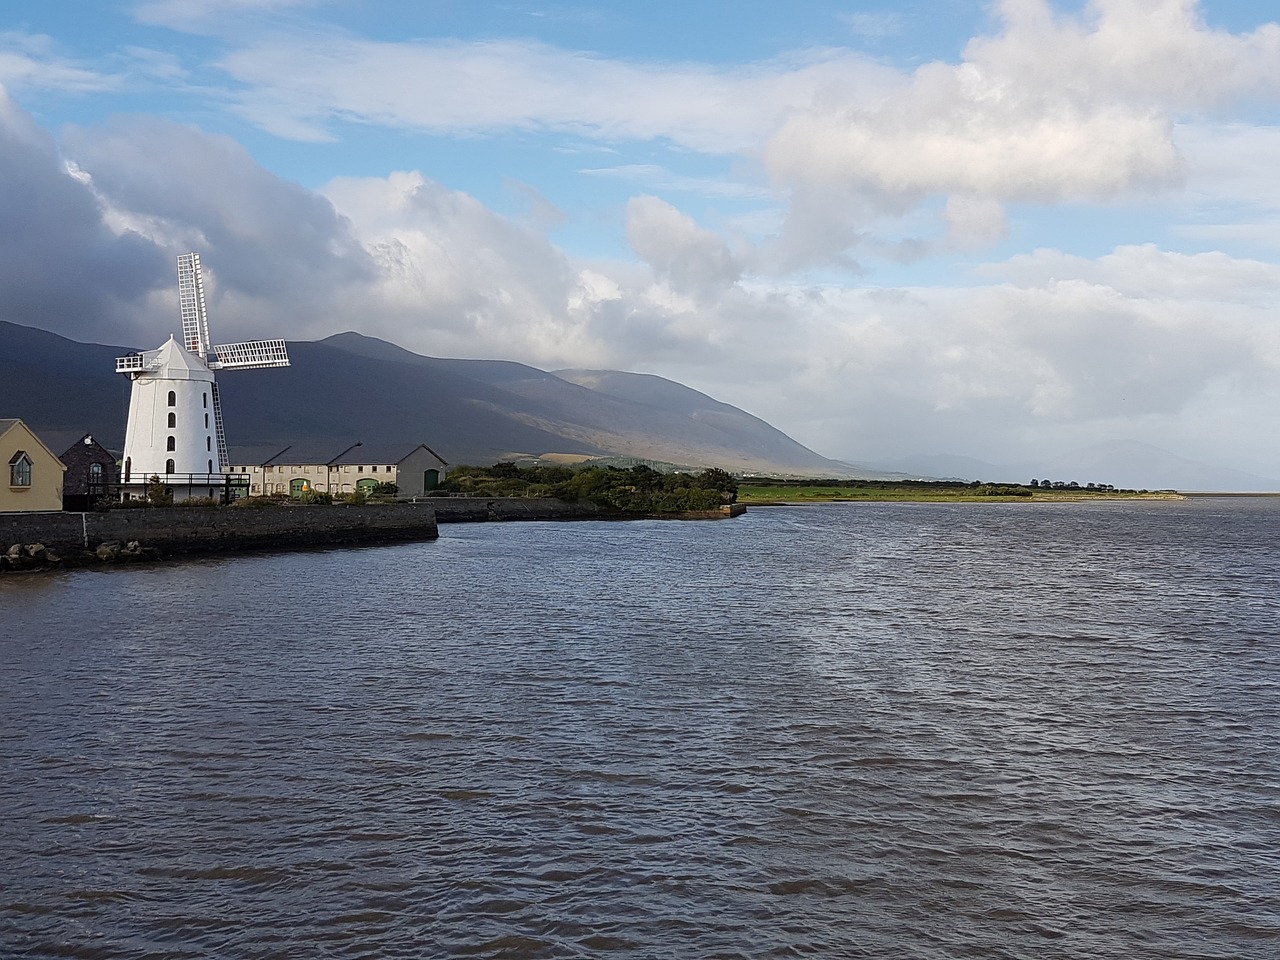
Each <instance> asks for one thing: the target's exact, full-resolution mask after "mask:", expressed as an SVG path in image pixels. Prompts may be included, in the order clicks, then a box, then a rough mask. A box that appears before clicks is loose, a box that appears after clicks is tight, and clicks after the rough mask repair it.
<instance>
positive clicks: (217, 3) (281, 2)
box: [133, 0, 316, 33]
mask: <svg viewBox="0 0 1280 960" xmlns="http://www.w3.org/2000/svg"><path fill="white" fill-rule="evenodd" d="M315 2H316V0H142V2H140V3H137V4H136V5H135V6H134V8H133V14H134V16H135V17H136V18H137V19H138V20H139V21H141V22H142V23H149V24H154V25H156V26H162V27H169V28H170V29H173V30H182V31H186V32H193V33H198V32H201V31H204V30H207V29H210V28H212V27H223V28H225V27H228V26H234V24H235V21H236V19H237V18H241V17H244V16H245V15H247V14H255V13H272V12H276V11H284V10H289V9H291V8H296V7H305V6H311V5H313V4H314V3H315Z"/></svg>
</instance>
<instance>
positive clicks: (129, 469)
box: [124, 457, 133, 483]
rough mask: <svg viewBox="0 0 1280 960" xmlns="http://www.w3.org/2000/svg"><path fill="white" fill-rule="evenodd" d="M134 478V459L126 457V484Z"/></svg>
mask: <svg viewBox="0 0 1280 960" xmlns="http://www.w3.org/2000/svg"><path fill="white" fill-rule="evenodd" d="M132 476H133V458H132V457H125V458H124V482H125V483H128V482H129V480H130V478H131V477H132Z"/></svg>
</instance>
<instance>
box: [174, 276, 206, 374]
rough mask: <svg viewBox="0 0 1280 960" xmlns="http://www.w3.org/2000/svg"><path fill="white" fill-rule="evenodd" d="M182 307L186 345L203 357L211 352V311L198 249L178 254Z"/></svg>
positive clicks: (179, 299) (180, 303)
mask: <svg viewBox="0 0 1280 960" xmlns="http://www.w3.org/2000/svg"><path fill="white" fill-rule="evenodd" d="M178 310H179V312H180V313H181V314H182V345H183V346H184V347H186V348H187V349H188V350H190V351H191V352H192V353H194V354H195V355H196V356H198V357H199V358H200V359H201V360H203V359H204V358H205V357H207V356H208V355H209V314H208V312H207V311H206V310H205V306H204V281H203V280H202V279H201V278H200V254H198V253H184V254H183V255H182V256H180V257H178Z"/></svg>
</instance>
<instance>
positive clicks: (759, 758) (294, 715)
mask: <svg viewBox="0 0 1280 960" xmlns="http://www.w3.org/2000/svg"><path fill="white" fill-rule="evenodd" d="M1278 521H1280V512H1278V511H1277V510H1276V509H1275V507H1273V506H1270V505H1269V504H1268V502H1266V501H1244V502H1236V501H1192V502H1186V503H1158V504H1137V503H1131V504H1086V505H1073V506H1064V505H1056V504H1055V505H1034V504H1016V505H942V504H865V505H832V506H829V507H805V508H778V509H770V510H755V511H753V512H751V513H750V514H748V515H747V516H746V517H743V518H740V519H738V520H733V521H727V522H720V523H699V524H680V523H658V522H652V523H649V522H642V523H626V524H608V523H576V524H568V525H566V524H547V525H541V524H504V525H497V524H490V525H468V526H448V527H444V528H442V531H443V533H444V536H443V537H442V538H441V540H440V541H438V542H436V543H429V544H416V545H399V546H391V547H385V548H368V549H359V550H338V551H331V552H313V553H292V554H280V555H267V556H244V557H231V558H219V559H211V560H205V561H198V562H184V563H173V564H168V565H162V566H155V567H147V568H127V569H119V570H104V571H76V572H68V573H63V574H58V575H55V576H42V577H8V578H5V579H0V631H2V633H3V636H2V637H0V765H2V770H0V772H2V773H3V777H0V810H3V811H4V814H5V815H4V817H3V818H0V862H3V863H4V864H5V867H4V870H3V872H0V955H2V956H5V957H8V956H15V957H17V956H33V957H44V956H70V957H94V958H98V957H101V958H107V957H129V958H134V957H137V958H141V957H180V956H193V957H195V956H201V957H203V956H216V957H252V958H259V957H261V958H266V957H286V956H288V957H294V956H326V957H348V956H350V957H413V958H417V957H428V956H430V957H436V956H438V957H452V956H492V957H588V956H589V957H595V956H610V955H613V956H631V957H680V958H686V957H736V956H744V957H790V956H803V955H819V956H833V957H835V956H838V957H857V956H867V957H871V956H874V957H920V958H933V957H937V958H943V957H946V958H951V957H964V956H971V957H1019V958H1021V957H1115V956H1126V957H1263V956H1270V955H1278V954H1280V918H1278V917H1277V913H1276V909H1275V904H1276V903H1277V902H1278V900H1280V854H1277V852H1276V851H1277V844H1278V843H1280V756H1278V755H1277V754H1278V750H1277V742H1278V737H1277V734H1280V698H1278V697H1277V684H1278V683H1280V664H1278V662H1277V661H1278V659H1280V654H1277V651H1276V639H1277V625H1278V624H1280V522H1278Z"/></svg>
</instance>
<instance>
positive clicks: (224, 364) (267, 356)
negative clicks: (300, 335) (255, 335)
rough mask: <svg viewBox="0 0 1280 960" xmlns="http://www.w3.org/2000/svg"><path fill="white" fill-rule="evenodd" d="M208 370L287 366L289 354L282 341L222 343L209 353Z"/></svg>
mask: <svg viewBox="0 0 1280 960" xmlns="http://www.w3.org/2000/svg"><path fill="white" fill-rule="evenodd" d="M210 352H211V353H212V354H213V355H214V358H216V359H210V360H208V364H209V369H210V370H254V369H257V368H259V367H287V366H289V352H288V350H287V349H286V348H285V343H284V341H283V340H248V341H246V342H244V343H224V344H222V346H219V347H214V348H213V349H212V350H211V351H210Z"/></svg>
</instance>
